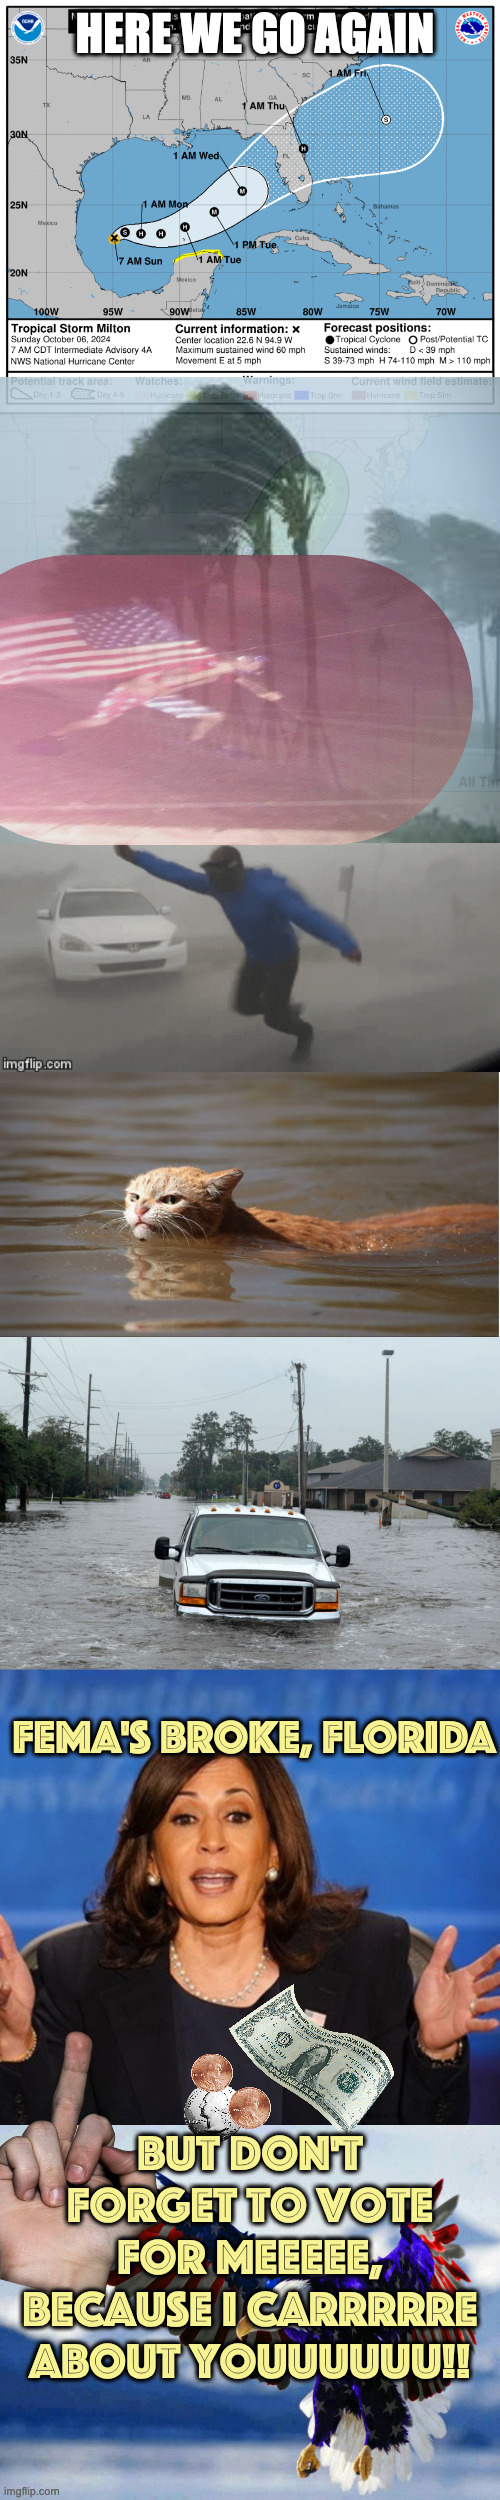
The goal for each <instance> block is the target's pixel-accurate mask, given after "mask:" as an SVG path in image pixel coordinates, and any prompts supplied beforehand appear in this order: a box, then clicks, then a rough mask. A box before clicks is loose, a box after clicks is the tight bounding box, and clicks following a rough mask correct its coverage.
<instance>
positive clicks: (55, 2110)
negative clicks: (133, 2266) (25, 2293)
mask: <svg viewBox="0 0 500 2500" xmlns="http://www.w3.org/2000/svg"><path fill="white" fill-rule="evenodd" d="M91 2054H92V2041H91V2040H89V2039H88V2037H87V2034H86V2033H85V2032H80V2031H70V2032H68V2036H67V2039H66V2042H65V2049H64V2061H63V2065H62V2068H61V2073H60V2076H59V2082H58V2085H57V2088H56V2091H55V2094H54V2100H53V2105H52V2121H49V2120H48V2119H34V2120H32V2122H31V2125H30V2126H29V2127H27V2128H26V2132H25V2134H24V2135H21V2136H11V2138H10V2141H9V2142H8V2143H5V2144H2V2145H1V2146H0V2275H2V2276H3V2277H4V2278H5V2279H6V2280H7V2282H9V2283H23V2284H25V2286H26V2289H27V2290H33V2291H49V2292H50V2291H53V2290H58V2291H84V2290H87V2289H88V2288H89V2286H90V2285H93V2286H94V2285H95V2287H96V2289H97V2290H101V2289H105V2287H106V2283H107V2281H108V2276H109V2274H110V2273H111V2272H112V2269H113V2267H114V2264H115V2257H116V2243H117V2237H118V2232H119V2230H120V2229H121V2228H122V2226H121V2224H119V2223H117V2222H114V2223H110V2224H109V2226H108V2224H106V2223H102V2222H94V2221H93V2219H92V2215H91V2214H84V2215H83V2216H82V2220H81V2222H80V2223H78V2224H76V2223H71V2222H70V2223H68V2222H67V2220H66V2189H67V2187H68V2186H69V2185H70V2184H72V2183H73V2182H74V2183H75V2185H76V2184H78V2185H79V2186H83V2185H86V2184H88V2185H89V2186H90V2187H91V2188H95V2187H98V2186H99V2185H103V2183H104V2182H105V2180H106V2176H107V2174H106V2170H104V2169H103V2167H102V2161H101V2156H102V2157H103V2159H104V2161H106V2162H109V2168H110V2170H111V2171H112V2173H113V2178H117V2179H118V2184H119V2185H120V2186H121V2185H122V2184H123V2183H124V2182H125V2179H126V2180H127V2184H128V2183H129V2182H132V2181H135V2180H137V2177H138V2173H137V2171H136V2168H135V2154H134V2153H132V2152H130V2153H128V2152H125V2151H123V2150H120V2149H119V2148H118V2147H117V2146H115V2143H114V2133H113V2128H112V2126H110V2123H109V2119H108V2118H98V2117H97V2116H95V2117H94V2116H92V2117H88V2118H83V2119H82V2122H81V2125H80V2126H79V2125H78V2119H79V2113H80V2109H81V2105H82V2100H83V2095H84V2091H85V2082H86V2077H87V2072H88V2067H89V2064H90V2058H91ZM108 2184H109V2180H108Z"/></svg>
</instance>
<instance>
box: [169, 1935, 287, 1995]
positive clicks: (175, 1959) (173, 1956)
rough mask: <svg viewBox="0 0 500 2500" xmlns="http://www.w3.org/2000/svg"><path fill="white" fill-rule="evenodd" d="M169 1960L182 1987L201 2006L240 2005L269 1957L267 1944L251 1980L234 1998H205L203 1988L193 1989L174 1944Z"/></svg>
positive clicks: (192, 1981)
mask: <svg viewBox="0 0 500 2500" xmlns="http://www.w3.org/2000/svg"><path fill="white" fill-rule="evenodd" d="M170 1959H171V1961H172V1962H175V1963H176V1966H177V1970H178V1971H180V1975H181V1979H182V1980H183V1982H184V1987H185V1988H188V1989H189V1994H190V1996H192V1997H200V1999H201V2003H202V2005H241V2004H242V2001H243V1997H246V1996H248V1990H249V1988H254V1987H255V1981H256V1979H260V1974H261V1971H262V1970H264V1967H265V1963H266V1962H270V1960H271V1955H270V1952H269V1949H268V1946H267V1944H266V1945H264V1952H263V1954H262V1956H261V1960H260V1962H258V1963H257V1969H256V1970H253V1971H252V1975H251V1978H250V1979H247V1980H246V1981H245V1986H244V1988H237V1989H235V1993H234V1996H231V1997H207V1996H205V1992H204V1989H203V1988H195V1985H194V1980H192V1979H188V1975H187V1971H185V1970H184V1967H183V1963H182V1962H181V1959H180V1954H179V1953H177V1952H176V1948H175V1944H171V1946H170Z"/></svg>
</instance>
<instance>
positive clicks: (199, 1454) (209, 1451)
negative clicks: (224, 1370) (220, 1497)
mask: <svg viewBox="0 0 500 2500" xmlns="http://www.w3.org/2000/svg"><path fill="white" fill-rule="evenodd" d="M224 1444H225V1425H224V1424H222V1423H221V1420H220V1416H219V1415H216V1414H215V1411H214V1409H213V1408H212V1407H210V1408H206V1409H205V1412H204V1413H203V1414H201V1415H195V1418H194V1423H193V1424H192V1425H191V1429H190V1432H188V1433H187V1434H186V1438H185V1440H184V1441H183V1444H182V1449H181V1454H180V1458H179V1461H178V1465H177V1467H176V1470H175V1489H176V1491H177V1490H178V1491H179V1492H180V1493H196V1494H202V1493H206V1492H210V1490H211V1486H212V1483H213V1472H214V1461H215V1457H216V1454H217V1453H218V1452H219V1451H223V1450H224Z"/></svg>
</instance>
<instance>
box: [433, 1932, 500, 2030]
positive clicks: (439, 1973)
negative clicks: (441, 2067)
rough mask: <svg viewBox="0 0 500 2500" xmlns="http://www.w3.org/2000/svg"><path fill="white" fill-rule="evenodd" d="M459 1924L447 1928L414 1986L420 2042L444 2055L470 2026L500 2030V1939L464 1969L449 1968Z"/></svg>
mask: <svg viewBox="0 0 500 2500" xmlns="http://www.w3.org/2000/svg"><path fill="white" fill-rule="evenodd" d="M457 1936H458V1928H457V1927H444V1928H443V1932H442V1935H441V1936H438V1941H437V1944H436V1945H435V1946H434V1952H433V1954H432V1955H431V1960H430V1962H428V1963H427V1969H426V1970H424V1971H423V1972H422V1977H421V1979H419V1983H418V1988H416V1990H415V2000H414V2001H415V2010H416V2013H417V2015H418V2037H419V2044H420V2047H421V2048H423V2049H424V2050H426V2051H427V2055H428V2056H429V2057H440V2056H441V2055H442V2056H443V2057H444V2056H445V2055H446V2051H447V2050H448V2049H450V2050H451V2049H453V2048H456V2044H457V2041H458V2040H464V2039H465V2038H466V2035H467V2033H468V2032H470V2031H496V2030H497V2028H498V2019H499V2012H500V1995H499V1990H500V1970H499V1969H496V1968H495V1964H498V1962H500V1944H494V1945H492V1946H491V1951H490V1952H489V1953H481V1954H480V1955H479V1958H478V1960H477V1961H476V1962H467V1963H465V1965H464V1968H463V1970H448V1969H447V1963H448V1962H449V1957H450V1953H452V1952H453V1947H454V1945H455V1944H456V1941H457Z"/></svg>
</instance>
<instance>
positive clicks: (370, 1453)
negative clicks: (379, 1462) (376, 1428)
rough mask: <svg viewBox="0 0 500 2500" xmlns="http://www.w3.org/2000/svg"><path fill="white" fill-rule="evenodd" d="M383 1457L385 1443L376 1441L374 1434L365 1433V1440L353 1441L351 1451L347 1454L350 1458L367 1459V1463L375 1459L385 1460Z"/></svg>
mask: <svg viewBox="0 0 500 2500" xmlns="http://www.w3.org/2000/svg"><path fill="white" fill-rule="evenodd" d="M383 1455H384V1444H383V1441H374V1439H373V1434H372V1433H370V1432H367V1433H365V1437H364V1440H361V1441H353V1443H352V1447H351V1449H350V1450H348V1452H347V1456H348V1458H359V1459H363V1458H365V1459H366V1460H367V1461H368V1460H370V1459H375V1458H383Z"/></svg>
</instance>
